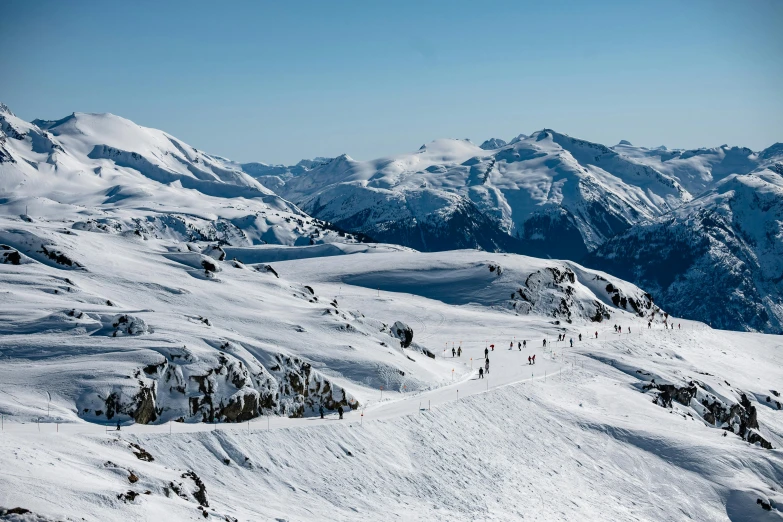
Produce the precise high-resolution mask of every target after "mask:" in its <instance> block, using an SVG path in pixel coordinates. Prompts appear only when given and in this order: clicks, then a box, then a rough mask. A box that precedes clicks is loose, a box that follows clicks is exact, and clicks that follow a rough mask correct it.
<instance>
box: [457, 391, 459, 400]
mask: <svg viewBox="0 0 783 522" xmlns="http://www.w3.org/2000/svg"><path fill="white" fill-rule="evenodd" d="M457 400H459V390H457Z"/></svg>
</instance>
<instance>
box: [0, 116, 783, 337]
mask: <svg viewBox="0 0 783 522" xmlns="http://www.w3.org/2000/svg"><path fill="white" fill-rule="evenodd" d="M0 176H2V177H1V178H0V194H1V195H2V196H1V197H2V198H3V202H4V205H3V206H4V207H5V212H6V213H16V214H21V213H23V212H24V208H23V207H26V206H28V205H30V206H33V207H34V208H35V211H36V212H37V213H39V214H42V215H52V216H54V215H57V216H58V217H60V218H62V216H63V215H65V216H71V217H72V219H74V220H83V221H85V222H94V226H99V225H102V226H119V227H126V228H128V229H131V228H134V227H142V228H144V230H145V231H146V232H147V233H153V234H159V235H160V234H179V235H180V236H183V237H187V236H188V235H189V234H190V235H193V236H194V237H207V238H211V239H215V240H219V241H221V242H223V243H225V244H231V245H251V244H260V243H277V244H289V245H294V244H297V245H301V244H311V243H318V242H331V241H338V242H344V241H359V240H367V239H368V238H371V239H372V240H375V241H380V242H386V243H395V244H399V245H404V246H407V247H411V248H415V249H418V250H423V251H440V250H453V249H459V248H478V249H483V250H488V251H502V252H511V253H524V254H528V255H534V256H538V257H550V258H558V259H569V260H574V261H577V262H581V263H583V264H586V265H588V266H591V267H593V268H598V269H601V270H605V271H607V272H610V273H613V274H615V275H617V276H619V277H622V278H624V279H628V280H630V281H632V282H634V283H635V284H637V285H639V286H641V287H643V288H645V289H646V290H648V291H649V292H651V293H652V294H653V296H654V298H655V301H656V303H658V304H659V305H661V306H662V307H664V308H665V309H667V310H669V311H671V312H672V313H673V314H675V315H678V316H682V317H689V318H693V319H697V320H703V321H707V322H710V323H712V324H713V326H716V327H722V328H730V329H739V330H757V331H765V332H783V283H782V281H783V261H782V260H783V144H780V143H779V144H776V145H773V146H772V147H769V148H768V149H765V150H763V151H752V150H750V149H748V148H742V147H729V146H726V145H724V146H720V147H715V148H709V149H698V150H668V149H666V148H665V147H659V148H655V149H648V148H644V147H635V146H633V145H631V144H630V143H628V142H627V141H622V142H620V143H619V144H617V145H615V146H613V147H607V146H604V145H601V144H596V143H591V142H588V141H584V140H579V139H575V138H572V137H570V136H567V135H565V134H561V133H558V132H555V131H553V130H550V129H544V130H541V131H537V132H534V133H532V134H530V135H529V136H528V135H524V134H522V135H519V136H517V137H516V138H514V139H512V140H511V141H510V142H508V143H506V142H505V141H504V140H501V139H497V138H493V139H490V140H487V141H485V142H484V143H482V144H481V146H478V145H475V144H474V143H472V142H470V141H468V140H454V139H442V140H436V141H433V142H431V143H428V144H425V145H422V146H421V148H420V149H419V150H417V151H415V152H411V153H408V154H401V155H396V156H389V157H385V158H380V159H376V160H371V161H356V160H353V159H352V158H350V157H349V156H347V155H342V156H339V157H337V158H315V159H313V160H303V161H301V162H299V163H297V164H296V165H293V166H283V165H267V164H263V163H244V164H239V163H235V162H232V161H230V160H227V159H225V158H220V157H217V156H212V155H208V154H205V153H203V152H202V151H198V150H196V149H194V148H192V147H190V146H189V145H187V144H185V143H183V142H182V141H180V140H177V139H176V138H174V137H173V136H170V135H168V134H166V133H165V132H162V131H158V130H154V129H147V128H144V127H140V126H138V125H136V124H134V123H133V122H130V121H129V120H126V119H123V118H120V117H117V116H114V115H111V114H101V115H95V114H80V113H76V114H73V115H71V116H69V117H66V118H64V119H62V120H59V121H41V120H35V121H33V122H32V123H27V122H24V121H22V120H20V119H19V118H16V117H15V116H14V115H13V114H12V113H11V111H10V110H8V109H7V108H6V107H5V106H2V107H0ZM95 208H101V209H107V208H111V209H112V213H111V216H108V215H102V214H101V212H99V211H96V210H93V209H95ZM104 213H105V211H104ZM123 216H124V217H123ZM116 222H119V223H116ZM91 226H92V225H91ZM346 233H347V235H346Z"/></svg>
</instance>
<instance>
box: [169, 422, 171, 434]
mask: <svg viewBox="0 0 783 522" xmlns="http://www.w3.org/2000/svg"><path fill="white" fill-rule="evenodd" d="M169 435H171V421H169Z"/></svg>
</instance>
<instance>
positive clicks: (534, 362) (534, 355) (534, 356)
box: [533, 354, 536, 364]
mask: <svg viewBox="0 0 783 522" xmlns="http://www.w3.org/2000/svg"><path fill="white" fill-rule="evenodd" d="M533 364H536V354H533Z"/></svg>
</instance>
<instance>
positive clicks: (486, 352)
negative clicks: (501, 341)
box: [484, 348, 489, 359]
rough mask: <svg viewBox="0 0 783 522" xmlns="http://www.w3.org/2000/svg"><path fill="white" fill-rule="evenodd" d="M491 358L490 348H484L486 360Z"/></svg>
mask: <svg viewBox="0 0 783 522" xmlns="http://www.w3.org/2000/svg"><path fill="white" fill-rule="evenodd" d="M487 357H489V348H484V358H485V359H486V358H487Z"/></svg>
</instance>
